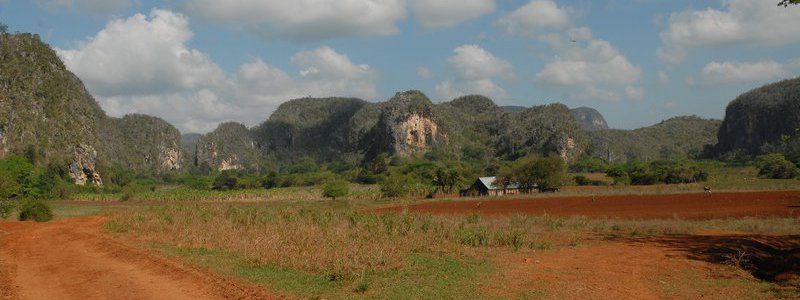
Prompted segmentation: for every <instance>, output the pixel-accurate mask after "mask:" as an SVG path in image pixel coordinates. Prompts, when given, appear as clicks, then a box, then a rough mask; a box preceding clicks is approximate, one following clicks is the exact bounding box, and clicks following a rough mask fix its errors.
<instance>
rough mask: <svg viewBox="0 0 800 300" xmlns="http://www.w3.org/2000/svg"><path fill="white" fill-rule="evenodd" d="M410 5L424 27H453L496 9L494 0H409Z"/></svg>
mask: <svg viewBox="0 0 800 300" xmlns="http://www.w3.org/2000/svg"><path fill="white" fill-rule="evenodd" d="M411 7H412V8H413V10H414V15H415V16H416V18H417V21H418V22H419V23H420V24H422V26H423V27H425V28H441V27H454V26H456V25H458V24H459V23H461V22H464V21H468V20H472V19H476V18H478V17H480V16H482V15H485V14H488V13H491V12H494V10H495V9H496V7H495V0H437V1H430V0H411Z"/></svg>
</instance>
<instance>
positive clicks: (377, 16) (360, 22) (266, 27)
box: [182, 0, 406, 41]
mask: <svg viewBox="0 0 800 300" xmlns="http://www.w3.org/2000/svg"><path fill="white" fill-rule="evenodd" d="M182 8H183V9H184V10H185V11H186V12H187V13H188V14H190V15H191V16H193V17H196V18H199V19H202V20H205V21H209V22H218V23H223V24H228V25H231V26H233V27H235V28H240V29H243V30H246V31H249V32H251V33H254V34H256V35H258V36H261V37H264V38H285V39H289V40H294V41H307V40H321V39H327V38H333V37H342V36H385V35H392V34H396V33H398V31H399V29H398V28H397V25H396V23H397V22H399V21H401V20H403V19H405V18H406V3H405V1H404V0H343V1H341V0H304V1H296V0H274V1H262V0H238V1H217V0H187V1H185V2H184V3H183V5H182Z"/></svg>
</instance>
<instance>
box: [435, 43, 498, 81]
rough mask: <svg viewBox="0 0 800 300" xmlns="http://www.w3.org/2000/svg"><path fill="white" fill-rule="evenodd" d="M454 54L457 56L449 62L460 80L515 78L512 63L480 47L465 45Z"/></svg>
mask: <svg viewBox="0 0 800 300" xmlns="http://www.w3.org/2000/svg"><path fill="white" fill-rule="evenodd" d="M453 52H454V53H455V55H453V56H452V57H450V58H449V59H448V62H450V66H451V67H452V68H453V70H454V71H455V73H456V76H458V77H459V78H460V79H467V80H477V79H485V78H494V77H503V78H507V79H510V78H513V77H514V66H513V65H511V63H510V62H508V61H506V60H504V59H500V58H497V57H496V56H494V55H493V54H492V53H489V51H486V50H485V49H483V48H481V47H480V46H478V45H463V46H460V47H458V48H455V49H454V50H453Z"/></svg>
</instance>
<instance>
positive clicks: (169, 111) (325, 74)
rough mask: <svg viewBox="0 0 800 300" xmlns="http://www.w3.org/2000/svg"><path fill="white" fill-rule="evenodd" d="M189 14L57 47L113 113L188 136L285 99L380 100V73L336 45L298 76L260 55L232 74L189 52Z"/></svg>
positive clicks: (129, 22) (152, 18)
mask: <svg viewBox="0 0 800 300" xmlns="http://www.w3.org/2000/svg"><path fill="white" fill-rule="evenodd" d="M188 25H189V22H188V20H187V18H186V17H184V16H183V15H181V14H176V13H173V12H171V11H167V10H154V11H153V12H151V13H150V15H149V17H145V16H143V15H140V14H137V15H134V16H132V17H130V18H127V19H119V20H113V21H110V22H109V23H108V24H107V25H106V27H105V28H104V29H103V30H101V31H100V32H98V33H97V35H96V36H94V37H92V38H90V39H89V40H87V41H86V42H84V43H83V44H81V45H79V46H78V47H77V48H75V49H57V52H58V53H59V55H60V56H61V57H62V59H63V60H64V62H65V64H66V65H67V67H68V68H69V69H70V70H71V71H73V72H75V73H76V74H77V75H78V76H79V77H80V78H81V79H82V80H83V82H84V83H85V84H86V86H87V89H88V90H89V91H90V92H91V93H92V94H93V95H94V96H95V97H96V98H97V99H98V101H99V102H100V104H101V105H102V106H103V108H104V109H105V110H106V111H107V112H109V114H111V115H114V116H120V115H123V114H127V113H134V112H137V113H146V114H152V115H156V116H159V117H162V118H164V119H166V120H167V121H169V122H171V123H173V124H175V125H176V126H177V127H178V128H179V129H181V130H182V131H184V132H205V131H208V130H212V129H213V128H215V127H216V125H217V123H219V122H223V121H227V120H237V121H243V122H245V123H246V124H249V125H253V124H255V123H256V122H260V121H263V120H264V119H265V118H266V117H267V116H268V115H269V113H270V112H272V111H273V110H274V109H275V108H276V107H277V106H278V105H279V104H280V103H281V102H283V101H286V100H289V99H293V98H298V97H304V96H320V97H325V96H353V97H362V98H366V99H373V98H375V97H377V95H378V93H377V91H376V88H375V81H376V80H377V76H378V75H377V73H376V72H375V71H374V70H372V68H371V67H369V66H368V65H363V64H355V63H353V62H352V61H350V59H349V58H348V57H347V56H346V55H344V54H340V53H338V52H336V51H335V50H334V49H332V48H329V47H320V48H318V49H316V50H312V51H305V52H300V53H297V54H295V55H294V56H293V57H292V58H291V60H290V62H291V63H292V64H294V65H296V66H297V67H298V68H299V69H300V70H301V71H300V72H299V73H298V74H295V75H292V74H289V73H287V72H286V71H284V70H281V69H279V68H275V67H272V66H270V65H268V64H267V63H265V62H264V61H263V60H261V59H260V58H254V59H253V60H251V61H250V62H247V63H245V64H243V65H241V66H240V67H239V69H238V71H237V72H235V73H233V74H225V72H223V71H222V70H221V69H220V68H219V66H218V65H217V64H216V63H214V62H213V61H212V60H211V59H210V58H209V57H208V56H207V55H206V54H204V53H202V52H200V51H198V50H196V49H190V48H188V47H187V46H186V43H187V42H188V41H189V40H190V38H191V36H192V32H191V30H189V27H188Z"/></svg>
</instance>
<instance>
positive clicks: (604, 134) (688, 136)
mask: <svg viewBox="0 0 800 300" xmlns="http://www.w3.org/2000/svg"><path fill="white" fill-rule="evenodd" d="M719 126H720V121H719V120H709V119H702V118H699V117H696V116H688V117H675V118H672V119H669V120H666V121H662V122H661V123H658V124H655V125H653V126H649V127H644V128H639V129H634V130H619V129H606V130H598V131H592V132H589V133H588V135H589V139H590V140H591V142H590V146H589V149H590V150H589V151H590V153H591V154H592V155H595V156H597V157H600V158H602V159H604V160H606V161H608V162H615V163H616V162H627V161H634V160H643V161H652V160H658V159H671V158H696V157H698V156H700V155H701V154H702V153H703V151H704V149H705V148H706V147H707V146H712V145H715V144H716V143H717V138H716V132H717V130H719Z"/></svg>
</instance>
